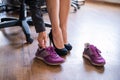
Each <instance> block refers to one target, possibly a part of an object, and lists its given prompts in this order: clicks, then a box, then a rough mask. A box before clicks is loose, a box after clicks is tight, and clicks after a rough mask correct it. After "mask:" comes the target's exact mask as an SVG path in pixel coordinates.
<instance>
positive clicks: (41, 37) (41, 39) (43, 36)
mask: <svg viewBox="0 0 120 80" xmlns="http://www.w3.org/2000/svg"><path fill="white" fill-rule="evenodd" d="M47 40H48V37H47V33H46V32H45V31H44V32H40V33H39V34H38V42H39V45H40V47H42V48H46V44H47Z"/></svg>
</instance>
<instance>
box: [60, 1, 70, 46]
mask: <svg viewBox="0 0 120 80" xmlns="http://www.w3.org/2000/svg"><path fill="white" fill-rule="evenodd" d="M69 10H70V0H60V15H59V16H60V27H61V30H62V35H63V41H64V44H67V43H68V41H67V21H68V14H69Z"/></svg>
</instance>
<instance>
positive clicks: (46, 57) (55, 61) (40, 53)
mask: <svg viewBox="0 0 120 80" xmlns="http://www.w3.org/2000/svg"><path fill="white" fill-rule="evenodd" d="M35 55H36V58H38V59H40V60H42V61H44V62H45V63H46V64H49V65H60V64H61V63H63V62H64V59H63V58H61V57H60V56H59V55H58V54H56V52H55V50H54V48H53V47H47V48H44V49H43V48H38V50H37V52H36V54H35Z"/></svg>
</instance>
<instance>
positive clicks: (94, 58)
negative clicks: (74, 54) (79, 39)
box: [83, 43, 105, 66]
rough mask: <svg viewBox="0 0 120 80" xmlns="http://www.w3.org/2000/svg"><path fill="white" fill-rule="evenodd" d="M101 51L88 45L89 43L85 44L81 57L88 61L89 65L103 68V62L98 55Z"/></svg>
mask: <svg viewBox="0 0 120 80" xmlns="http://www.w3.org/2000/svg"><path fill="white" fill-rule="evenodd" d="M100 53H101V51H100V50H99V49H97V48H96V47H95V46H94V45H90V44H89V43H86V44H85V48H84V52H83V57H84V58H86V59H88V60H89V61H90V62H91V64H93V65H95V66H104V65H105V60H104V58H103V57H102V56H101V55H100Z"/></svg>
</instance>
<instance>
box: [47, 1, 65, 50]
mask: <svg viewBox="0 0 120 80" xmlns="http://www.w3.org/2000/svg"><path fill="white" fill-rule="evenodd" d="M46 3H47V9H48V13H49V17H50V21H51V24H52V35H53V41H54V44H55V46H56V48H58V49H62V48H64V41H63V36H62V31H61V29H60V23H59V6H60V5H59V4H60V0H46Z"/></svg>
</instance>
